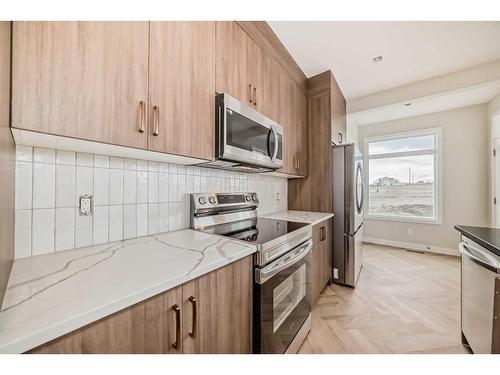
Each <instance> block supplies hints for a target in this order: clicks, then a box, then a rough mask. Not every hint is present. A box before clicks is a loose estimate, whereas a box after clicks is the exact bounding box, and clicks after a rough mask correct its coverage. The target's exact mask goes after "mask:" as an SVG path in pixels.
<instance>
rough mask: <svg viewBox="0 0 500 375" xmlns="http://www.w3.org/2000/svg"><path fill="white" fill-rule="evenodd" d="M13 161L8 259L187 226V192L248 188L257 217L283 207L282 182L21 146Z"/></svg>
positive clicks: (188, 221) (274, 179) (203, 169)
mask: <svg viewBox="0 0 500 375" xmlns="http://www.w3.org/2000/svg"><path fill="white" fill-rule="evenodd" d="M16 158H17V159H16V245H15V257H16V258H22V257H26V256H31V255H38V254H44V253H48V252H53V251H63V250H68V249H73V248H77V247H83V246H90V245H92V244H99V243H105V242H108V241H118V240H122V239H130V238H135V237H141V236H146V235H148V234H155V233H161V232H166V231H173V230H179V229H184V228H188V227H189V225H190V216H189V215H190V206H189V205H190V201H189V197H190V194H191V193H201V192H207V191H220V192H243V191H255V192H257V194H258V195H259V198H260V201H261V205H260V208H259V213H260V214H265V213H270V212H275V211H281V210H285V209H286V208H287V180H286V179H284V178H278V177H272V176H266V175H253V174H243V173H237V172H231V171H222V170H215V169H207V168H200V167H195V166H183V165H176V164H168V163H158V162H153V161H145V160H133V159H123V158H116V157H109V156H106V155H92V154H86V153H75V152H69V151H62V150H49V149H40V148H31V147H26V146H17V148H16ZM278 194H279V201H278V200H277V195H278ZM81 195H93V197H94V214H93V215H91V216H80V214H79V210H78V204H79V197H80V196H81Z"/></svg>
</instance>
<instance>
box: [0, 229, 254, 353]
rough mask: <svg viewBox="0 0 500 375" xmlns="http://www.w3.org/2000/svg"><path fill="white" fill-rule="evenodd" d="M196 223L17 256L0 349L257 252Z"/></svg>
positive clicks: (65, 328) (22, 347)
mask: <svg viewBox="0 0 500 375" xmlns="http://www.w3.org/2000/svg"><path fill="white" fill-rule="evenodd" d="M256 250H257V248H256V246H254V245H252V244H250V243H246V242H241V241H236V240H231V239H228V238H224V237H219V236H213V235H210V234H205V233H201V232H196V231H194V230H191V229H186V230H181V231H177V232H169V233H164V234H158V235H152V236H147V237H142V238H136V239H131V240H126V241H120V242H114V243H108V244H103V245H97V246H91V247H86V248H81V249H76V250H69V251H63V252H59V253H53V254H46V255H40V256H35V257H30V258H24V259H19V260H15V261H14V264H13V267H12V271H11V274H10V278H9V284H8V286H7V290H6V293H5V297H4V301H3V305H2V310H1V312H0V353H20V352H25V351H27V350H29V349H32V348H35V347H37V346H39V345H41V344H43V343H46V342H48V341H50V340H52V339H54V338H57V337H59V336H62V335H64V334H66V333H68V332H71V331H74V330H75V329H78V328H80V327H83V326H85V325H87V324H89V323H91V322H94V321H96V320H98V319H101V318H103V317H105V316H107V315H110V314H112V313H114V312H116V311H119V310H122V309H124V308H126V307H128V306H131V305H133V304H135V303H138V302H140V301H142V300H144V299H147V298H149V297H152V296H154V295H156V294H159V293H162V292H164V291H166V290H168V289H171V288H173V287H176V286H178V285H181V284H183V283H185V282H187V281H189V280H192V279H195V278H197V277H199V276H201V275H203V274H206V273H208V272H210V271H213V270H215V269H217V268H220V267H222V266H224V265H226V264H229V263H231V262H233V261H236V260H238V259H241V258H243V257H245V256H247V255H250V254H252V253H254V252H255V251H256Z"/></svg>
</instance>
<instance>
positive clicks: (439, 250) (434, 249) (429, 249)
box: [363, 237, 460, 256]
mask: <svg viewBox="0 0 500 375" xmlns="http://www.w3.org/2000/svg"><path fill="white" fill-rule="evenodd" d="M363 242H367V243H373V244H376V245H384V246H391V247H400V248H403V249H409V250H416V251H423V252H426V253H436V254H444V255H453V256H460V253H459V252H458V250H457V249H449V248H446V247H438V246H430V245H429V246H427V245H422V244H419V243H411V242H398V241H391V240H384V239H380V238H373V237H363ZM457 246H458V245H457Z"/></svg>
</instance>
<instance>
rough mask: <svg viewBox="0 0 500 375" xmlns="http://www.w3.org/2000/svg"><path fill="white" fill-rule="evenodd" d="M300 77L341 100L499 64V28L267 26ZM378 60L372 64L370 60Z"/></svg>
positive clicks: (453, 25)
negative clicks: (336, 90)
mask: <svg viewBox="0 0 500 375" xmlns="http://www.w3.org/2000/svg"><path fill="white" fill-rule="evenodd" d="M269 25H270V26H271V28H272V29H273V30H274V32H275V33H276V35H277V36H278V38H279V39H280V40H281V42H282V43H283V44H284V46H285V47H286V48H287V49H288V51H289V52H290V53H291V55H292V56H293V58H294V59H295V61H296V62H297V63H298V65H299V66H300V67H301V69H302V71H303V72H304V73H305V74H306V76H308V77H312V76H314V75H316V74H318V73H322V72H324V71H325V70H328V69H331V70H332V71H333V72H334V74H335V77H336V78H337V81H338V82H339V85H340V87H341V89H342V92H343V93H344V95H345V97H346V98H347V99H351V98H355V97H359V96H363V95H367V94H371V93H374V92H378V91H382V90H386V89H389V88H394V87H398V86H401V85H404V84H407V83H411V82H416V81H420V80H423V79H427V78H430V77H434V76H438V75H442V74H446V73H449V72H453V71H457V70H460V69H465V68H469V67H471V66H474V65H478V64H481V63H485V62H488V61H493V60H497V59H500V22H435V21H433V22H430V21H425V22H423V21H422V22H417V21H408V22H401V21H399V22H388V21H380V22H379V21H359V22H358V21H272V22H269ZM378 55H382V56H383V57H384V59H383V60H382V61H381V62H379V63H373V62H372V58H373V57H375V56H378Z"/></svg>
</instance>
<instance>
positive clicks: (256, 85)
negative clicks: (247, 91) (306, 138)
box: [248, 39, 278, 121]
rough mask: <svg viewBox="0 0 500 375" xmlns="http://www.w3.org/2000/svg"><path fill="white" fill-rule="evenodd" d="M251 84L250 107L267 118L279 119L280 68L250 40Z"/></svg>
mask: <svg viewBox="0 0 500 375" xmlns="http://www.w3.org/2000/svg"><path fill="white" fill-rule="evenodd" d="M248 68H249V82H250V86H251V88H252V97H251V102H250V105H253V107H254V108H255V109H256V110H257V111H259V112H260V113H262V114H264V115H265V116H267V117H269V118H271V119H273V120H275V121H276V120H277V119H278V66H277V65H276V63H275V62H274V61H273V60H272V59H271V58H270V57H268V56H266V54H265V53H264V52H263V51H262V50H261V49H260V48H259V46H257V44H256V43H255V42H254V41H253V40H251V39H249V41H248Z"/></svg>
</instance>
